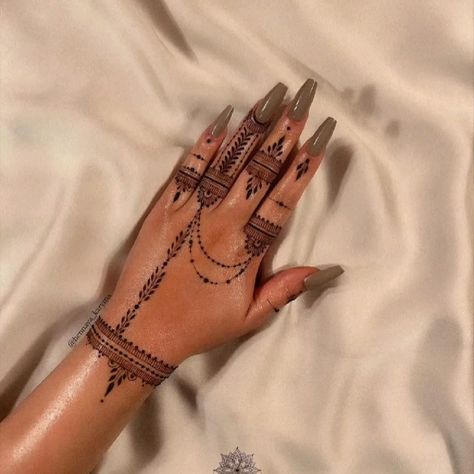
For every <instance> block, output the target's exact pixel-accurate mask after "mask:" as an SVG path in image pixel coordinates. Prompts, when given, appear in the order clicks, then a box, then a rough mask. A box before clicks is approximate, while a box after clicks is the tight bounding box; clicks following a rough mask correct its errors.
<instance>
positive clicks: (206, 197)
mask: <svg viewBox="0 0 474 474" xmlns="http://www.w3.org/2000/svg"><path fill="white" fill-rule="evenodd" d="M232 182H233V179H232V177H231V176H228V175H226V174H223V173H221V172H220V171H219V170H218V169H216V168H214V167H212V166H211V167H210V168H209V169H208V171H207V172H206V174H205V175H204V177H203V179H202V180H201V183H200V184H199V189H198V201H199V203H200V204H201V206H204V207H210V206H212V205H213V204H215V203H216V202H217V201H218V200H219V199H223V198H224V197H225V195H226V194H227V192H228V191H229V189H230V187H231V186H232Z"/></svg>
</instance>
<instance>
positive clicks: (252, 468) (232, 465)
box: [214, 448, 262, 474]
mask: <svg viewBox="0 0 474 474" xmlns="http://www.w3.org/2000/svg"><path fill="white" fill-rule="evenodd" d="M221 458H222V461H221V462H220V464H219V467H218V468H217V469H214V472H217V473H218V474H234V473H236V472H238V473H239V474H256V473H257V472H262V471H261V470H260V469H258V468H257V466H256V465H255V463H254V461H253V454H245V453H243V452H242V451H239V448H235V451H234V452H232V453H229V454H221Z"/></svg>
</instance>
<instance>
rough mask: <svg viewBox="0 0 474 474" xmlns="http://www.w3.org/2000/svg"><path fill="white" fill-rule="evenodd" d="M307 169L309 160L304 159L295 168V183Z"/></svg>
mask: <svg viewBox="0 0 474 474" xmlns="http://www.w3.org/2000/svg"><path fill="white" fill-rule="evenodd" d="M308 168H309V158H306V159H305V160H304V161H302V162H301V163H299V164H298V165H297V166H296V180H295V181H297V180H298V179H300V178H301V176H303V175H304V174H305V173H307V171H308Z"/></svg>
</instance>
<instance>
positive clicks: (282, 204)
mask: <svg viewBox="0 0 474 474" xmlns="http://www.w3.org/2000/svg"><path fill="white" fill-rule="evenodd" d="M268 199H270V201H273V202H274V203H275V204H277V205H278V206H279V207H283V208H284V209H288V210H289V211H292V210H293V209H292V208H291V207H290V206H287V205H286V204H285V203H284V202H283V201H280V200H277V199H274V198H272V197H271V196H268Z"/></svg>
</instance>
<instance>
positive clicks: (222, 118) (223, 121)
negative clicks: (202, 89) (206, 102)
mask: <svg viewBox="0 0 474 474" xmlns="http://www.w3.org/2000/svg"><path fill="white" fill-rule="evenodd" d="M233 111H234V107H232V105H228V106H227V107H226V108H225V109H224V110H223V111H222V112H221V113H220V114H219V116H218V117H217V118H216V120H214V122H212V124H211V136H213V137H218V136H220V134H221V133H222V132H223V131H224V128H226V127H227V124H228V123H229V120H230V118H231V117H232V112H233Z"/></svg>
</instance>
